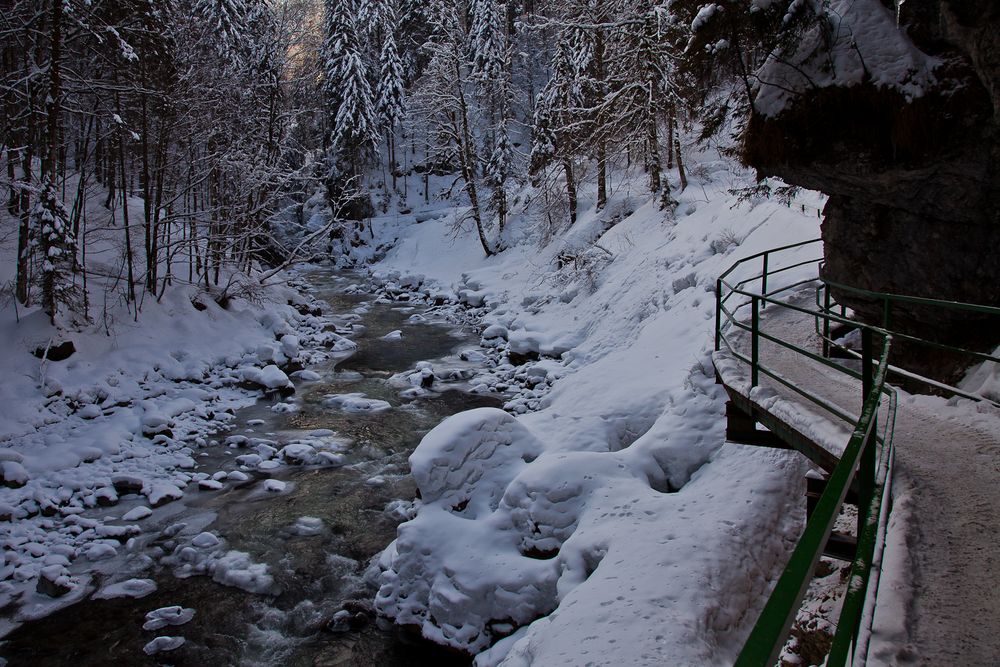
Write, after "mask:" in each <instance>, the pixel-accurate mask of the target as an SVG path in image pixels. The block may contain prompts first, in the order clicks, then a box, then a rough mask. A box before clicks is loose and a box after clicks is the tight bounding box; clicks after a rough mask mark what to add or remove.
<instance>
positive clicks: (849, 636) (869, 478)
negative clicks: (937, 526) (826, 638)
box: [715, 239, 895, 666]
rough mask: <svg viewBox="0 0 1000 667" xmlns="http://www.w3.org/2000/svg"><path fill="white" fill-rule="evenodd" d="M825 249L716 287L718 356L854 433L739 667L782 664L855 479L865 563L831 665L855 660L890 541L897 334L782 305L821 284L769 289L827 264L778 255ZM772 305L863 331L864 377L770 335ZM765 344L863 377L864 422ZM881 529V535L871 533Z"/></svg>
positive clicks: (858, 562) (764, 262)
mask: <svg viewBox="0 0 1000 667" xmlns="http://www.w3.org/2000/svg"><path fill="white" fill-rule="evenodd" d="M818 242H819V239H816V240H812V241H806V242H803V243H795V244H789V245H786V246H782V247H780V248H775V249H771V250H766V251H763V252H760V253H757V254H755V255H751V256H750V257H746V258H744V259H742V260H739V261H738V262H736V263H734V264H733V265H732V266H731V267H730V268H729V269H728V270H727V271H726V272H725V273H723V274H722V275H721V276H720V277H719V279H718V281H717V283H716V314H715V315H716V331H715V349H716V350H717V351H719V350H721V349H722V347H723V346H725V347H726V348H727V350H729V351H730V352H731V354H732V355H733V356H734V357H735V358H737V359H739V360H741V361H743V362H744V363H748V364H749V365H750V370H751V380H750V384H751V388H752V387H755V386H757V385H758V384H759V379H760V373H761V372H763V373H764V374H765V375H767V376H769V377H771V378H773V379H775V380H776V381H778V382H780V383H781V384H783V385H785V386H787V387H788V388H790V389H792V390H794V391H795V392H796V393H798V394H800V395H801V396H803V397H804V398H806V399H808V400H810V401H811V402H813V403H814V404H816V405H819V406H820V407H822V408H823V409H825V410H827V411H828V412H830V413H831V414H833V415H835V416H836V417H837V418H838V419H840V420H843V421H846V422H848V423H851V424H853V426H854V429H853V432H852V435H851V438H850V440H849V442H848V443H847V447H846V448H845V450H844V453H843V454H842V455H841V458H840V461H839V463H838V464H837V465H836V466H835V467H834V469H833V471H832V472H831V474H830V478H829V480H828V481H827V487H826V490H825V491H824V493H823V494H822V495H821V496H820V499H819V502H818V504H817V506H816V508H815V510H814V511H813V514H812V517H811V518H810V519H809V521H808V522H807V524H806V528H805V530H804V532H803V534H802V538H801V539H800V540H799V543H798V544H797V545H796V547H795V550H794V551H793V553H792V556H791V558H790V559H789V562H788V564H787V565H786V567H785V570H784V572H783V573H782V575H781V577H780V578H779V580H778V583H777V584H776V586H775V589H774V591H773V592H772V594H771V596H770V598H769V599H768V601H767V603H766V604H765V607H764V610H763V611H762V612H761V615H760V617H759V618H758V620H757V623H756V624H755V626H754V629H753V631H752V632H751V634H750V636H749V638H748V639H747V642H746V644H745V645H744V647H743V650H742V651H741V653H740V656H739V658H738V660H737V663H736V664H737V665H768V666H769V665H773V664H774V662H775V660H776V659H777V656H778V654H779V652H780V650H781V647H782V646H783V645H784V643H785V641H786V639H787V637H788V632H789V629H790V627H791V625H792V623H793V622H794V619H795V615H796V613H797V611H798V609H799V607H800V605H801V602H802V598H803V597H804V595H805V592H806V589H807V588H808V585H809V582H810V581H811V579H812V574H813V571H814V570H815V566H816V562H817V561H818V560H819V557H820V555H821V554H822V551H823V547H824V546H825V544H826V541H827V539H828V538H829V535H830V532H831V530H832V528H833V524H834V521H835V520H836V518H837V516H838V515H839V513H840V508H841V506H842V505H843V502H844V498H845V497H846V495H847V491H848V489H849V488H850V487H851V484H852V482H853V481H854V478H855V477H857V478H858V488H859V495H860V500H859V512H858V515H859V524H858V526H859V530H858V533H859V535H858V549H857V556H856V558H855V561H854V563H853V565H852V570H851V580H850V582H851V587H850V590H849V592H848V595H847V596H846V597H845V600H844V605H843V608H842V612H841V617H840V622H839V623H838V630H837V633H836V635H835V639H834V652H832V653H831V656H830V658H829V659H828V663H827V664H830V665H840V664H844V662H845V661H846V657H847V654H846V653H845V652H844V647H845V646H846V647H847V648H848V649H849V648H850V647H851V645H852V643H853V642H855V641H856V640H857V638H858V636H859V632H860V622H861V619H862V616H863V611H864V607H865V605H866V603H867V602H868V601H869V595H868V590H867V589H868V585H867V584H868V580H869V576H870V571H871V563H872V557H871V556H872V553H873V552H874V549H875V548H876V544H877V542H878V541H879V539H880V536H881V535H884V530H883V531H882V532H881V533H880V531H879V525H880V521H879V518H880V517H881V516H882V514H883V512H882V506H883V501H884V499H885V497H886V493H887V490H888V485H887V480H888V479H889V462H890V461H891V458H892V429H891V426H892V424H893V422H894V419H895V412H894V409H893V408H894V404H895V396H894V392H893V391H892V390H891V388H888V387H887V386H886V385H885V378H886V373H887V371H888V358H889V351H890V349H891V342H892V335H891V334H890V333H889V332H888V331H886V330H885V329H881V328H878V327H871V326H866V325H858V323H856V322H853V321H851V320H848V319H847V318H846V317H844V316H842V315H841V316H838V315H835V314H833V313H831V312H829V311H825V312H816V311H814V310H811V309H806V308H803V307H800V306H796V305H795V304H791V303H787V302H785V301H781V300H779V299H778V298H776V297H777V295H778V294H781V293H784V292H787V291H788V290H790V289H792V288H794V287H799V286H802V285H804V284H808V283H811V282H815V280H814V279H810V280H805V281H798V282H795V283H793V284H791V285H786V286H784V287H781V288H780V289H776V290H772V291H770V292H769V291H768V288H767V282H768V277H769V276H774V275H775V274H777V273H781V272H784V271H788V270H791V269H793V268H798V267H802V266H806V265H808V264H811V263H816V264H817V265H818V264H819V262H821V261H822V260H819V259H816V260H807V261H800V262H798V263H795V264H791V265H787V266H784V267H780V268H774V267H772V266H770V259H771V257H772V256H774V255H776V254H778V253H783V252H785V251H788V250H793V249H799V248H802V247H804V246H808V245H811V244H813V243H818ZM756 259H760V260H761V271H760V273H759V274H756V275H753V276H750V277H748V278H745V279H743V280H740V281H737V282H735V284H730V282H729V281H728V280H727V279H728V278H729V276H730V275H731V274H732V273H733V272H734V271H735V270H736V269H737V268H738V267H740V266H742V265H745V264H747V263H748V262H752V261H754V260H756ZM758 281H759V283H760V290H759V291H752V290H750V289H746V287H747V286H748V285H750V284H752V283H755V282H758ZM733 295H740V296H742V297H744V298H745V299H746V300H745V301H744V302H743V303H740V304H738V305H736V306H735V307H733V308H732V310H730V309H729V308H726V305H725V304H726V302H727V301H728V300H729V299H730V298H731V297H733ZM748 305H749V306H751V309H752V310H751V313H750V325H749V327H748V326H747V325H746V323H745V322H740V321H739V320H738V319H737V313H738V311H739V310H740V309H741V308H744V307H746V306H748ZM768 305H772V306H774V307H779V308H786V309H791V310H794V311H798V312H802V313H805V314H808V315H810V316H815V317H817V318H823V319H824V320H825V321H827V332H828V331H829V329H828V323H829V321H835V322H840V323H844V324H851V325H852V326H859V327H860V328H861V330H862V342H863V345H862V347H863V352H862V359H863V363H862V372H861V373H860V374H859V373H857V372H856V371H854V370H852V369H847V368H846V367H844V366H842V365H840V364H836V363H834V362H832V361H830V360H828V359H826V358H825V357H823V356H820V355H817V354H815V353H813V352H810V351H809V350H805V349H804V348H801V347H799V346H797V345H795V344H793V343H790V342H788V341H784V340H781V339H780V338H778V337H777V336H772V335H770V334H764V333H762V332H761V331H760V311H761V309H762V308H764V307H765V306H768ZM723 315H725V317H723ZM732 329H737V330H744V331H747V330H748V331H749V332H750V335H751V352H750V357H749V358H748V357H747V356H746V355H745V354H741V353H739V352H738V351H737V350H736V346H735V345H733V344H732V343H731V342H730V341H729V340H728V339H727V337H726V333H727V332H728V331H730V330H732ZM875 336H878V337H880V338H881V340H882V349H881V352H880V354H879V355H878V357H877V362H876V359H875V358H874V354H873V347H874V345H873V341H874V338H875ZM762 337H763V338H764V339H765V340H768V341H770V342H772V343H775V344H778V345H780V346H782V347H784V348H786V349H789V350H791V351H792V352H794V353H796V354H800V355H802V356H805V357H807V358H809V359H810V360H812V361H814V362H817V363H821V364H823V365H825V366H828V367H830V368H832V369H834V370H835V371H837V372H839V373H843V374H845V375H848V376H850V377H853V378H855V379H858V378H859V377H860V379H861V380H862V385H863V390H862V396H863V403H862V410H861V415H860V416H859V417H858V418H857V419H856V421H855V419H854V417H853V416H850V415H848V414H846V413H844V412H843V411H842V410H840V409H839V408H837V407H836V406H833V405H832V404H830V403H829V402H828V401H826V400H824V399H822V398H821V397H819V396H815V395H813V394H811V393H810V392H808V391H807V390H804V389H802V388H801V387H797V386H795V385H794V383H791V382H789V381H788V380H787V379H786V378H783V377H782V376H781V375H780V374H779V373H777V372H776V371H775V370H773V369H771V368H768V367H767V366H766V365H765V364H762V363H761V360H760V346H759V341H760V338H762ZM883 395H889V396H890V400H891V401H892V403H891V404H890V411H889V419H887V423H886V424H885V432H884V435H883V436H882V437H881V438H880V437H879V436H878V433H877V422H878V418H877V415H878V411H879V407H880V406H881V405H882V396H883ZM876 449H878V450H879V455H877V453H876ZM873 525H874V528H871V526H873Z"/></svg>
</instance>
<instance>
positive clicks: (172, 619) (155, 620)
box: [142, 605, 194, 630]
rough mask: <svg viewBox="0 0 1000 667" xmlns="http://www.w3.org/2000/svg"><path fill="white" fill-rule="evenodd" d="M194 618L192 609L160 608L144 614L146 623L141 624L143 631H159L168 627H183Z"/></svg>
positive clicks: (175, 606)
mask: <svg viewBox="0 0 1000 667" xmlns="http://www.w3.org/2000/svg"><path fill="white" fill-rule="evenodd" d="M192 618H194V609H191V608H190V607H187V608H185V607H181V606H180V605H171V606H169V607H160V608H159V609H154V610H153V611H151V612H149V613H147V614H146V622H145V623H143V624H142V629H143V630H159V629H161V628H165V627H167V626H169V625H184V624H185V623H187V622H188V621H190V620H191V619H192Z"/></svg>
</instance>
